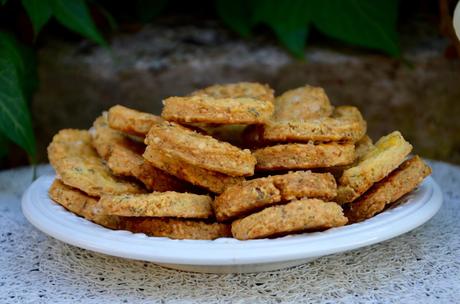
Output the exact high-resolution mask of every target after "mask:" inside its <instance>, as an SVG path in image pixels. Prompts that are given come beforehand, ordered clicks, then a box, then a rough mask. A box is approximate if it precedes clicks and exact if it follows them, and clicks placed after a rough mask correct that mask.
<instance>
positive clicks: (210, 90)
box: [190, 82, 274, 103]
mask: <svg viewBox="0 0 460 304" xmlns="http://www.w3.org/2000/svg"><path fill="white" fill-rule="evenodd" d="M273 93H274V92H273V89H272V88H270V87H269V86H268V85H266V84H265V85H264V84H261V83H257V82H238V83H228V84H215V85H212V86H209V87H206V88H204V89H201V90H196V91H194V92H192V94H190V95H191V96H209V97H213V98H240V97H249V98H254V99H257V100H261V101H265V102H271V103H273V99H274V95H273Z"/></svg>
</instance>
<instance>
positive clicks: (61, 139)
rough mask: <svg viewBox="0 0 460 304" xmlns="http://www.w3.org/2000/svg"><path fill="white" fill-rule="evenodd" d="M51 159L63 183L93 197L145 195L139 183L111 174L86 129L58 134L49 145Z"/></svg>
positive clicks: (70, 130)
mask: <svg viewBox="0 0 460 304" xmlns="http://www.w3.org/2000/svg"><path fill="white" fill-rule="evenodd" d="M48 158H49V160H50V163H51V165H52V166H53V168H54V169H55V170H56V173H57V175H58V176H59V178H60V179H61V180H62V182H63V183H64V184H66V185H68V186H71V187H74V188H77V189H79V190H82V191H83V192H85V193H87V194H89V195H91V196H101V195H102V194H120V193H142V192H145V190H144V188H143V187H141V186H139V185H138V184H136V183H133V182H129V181H126V180H124V179H121V178H117V177H116V176H114V175H112V173H111V172H110V169H109V168H108V167H107V166H106V165H104V163H103V160H102V159H101V158H100V157H99V156H98V154H97V153H96V151H95V150H94V148H93V146H92V144H91V135H90V134H89V132H88V131H86V130H74V129H64V130H61V131H59V133H58V134H56V135H55V136H54V137H53V140H52V142H51V143H50V145H49V146H48Z"/></svg>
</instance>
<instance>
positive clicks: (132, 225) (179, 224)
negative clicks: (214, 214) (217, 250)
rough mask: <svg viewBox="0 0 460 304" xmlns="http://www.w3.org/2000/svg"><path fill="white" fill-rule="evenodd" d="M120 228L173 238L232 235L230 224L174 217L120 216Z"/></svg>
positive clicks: (204, 237)
mask: <svg viewBox="0 0 460 304" xmlns="http://www.w3.org/2000/svg"><path fill="white" fill-rule="evenodd" d="M120 229H125V230H128V231H131V232H134V233H145V234H147V235H150V236H156V237H169V238H171V239H191V240H214V239H217V238H221V237H231V236H232V234H231V230H230V225H228V224H221V223H213V222H207V221H196V220H183V219H173V218H152V217H150V218H142V217H140V218H139V217H138V218H132V217H125V218H120Z"/></svg>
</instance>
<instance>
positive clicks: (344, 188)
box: [336, 131, 412, 204]
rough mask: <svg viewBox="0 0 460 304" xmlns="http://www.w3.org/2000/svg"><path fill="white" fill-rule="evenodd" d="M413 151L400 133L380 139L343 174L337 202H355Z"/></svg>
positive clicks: (396, 132)
mask: <svg viewBox="0 0 460 304" xmlns="http://www.w3.org/2000/svg"><path fill="white" fill-rule="evenodd" d="M411 150H412V145H411V144H409V143H408V142H407V141H405V140H404V138H403V137H402V135H401V133H399V132H398V131H395V132H393V133H390V134H388V135H386V136H384V137H382V138H380V139H379V140H378V141H377V142H376V143H375V148H374V149H372V150H370V151H369V152H368V153H367V154H365V155H364V156H363V157H362V158H361V160H360V161H359V163H358V164H357V165H356V166H354V167H351V168H349V169H347V170H345V171H344V172H343V174H342V176H341V177H340V179H339V183H338V190H337V198H336V200H337V202H338V203H340V204H343V203H349V202H352V201H354V200H355V199H356V198H358V197H359V196H360V195H362V194H363V193H364V192H366V191H367V190H368V189H369V188H370V187H371V186H372V185H373V184H374V183H376V182H378V181H380V180H381V179H383V178H384V177H385V176H387V175H388V174H389V173H390V172H391V171H393V170H394V169H396V168H397V167H398V166H399V165H400V164H401V163H402V162H403V161H404V159H405V158H406V156H407V155H408V154H409V153H410V152H411Z"/></svg>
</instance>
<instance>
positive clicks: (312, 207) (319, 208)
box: [232, 199, 348, 240]
mask: <svg viewBox="0 0 460 304" xmlns="http://www.w3.org/2000/svg"><path fill="white" fill-rule="evenodd" d="M347 221H348V220H347V218H346V217H345V216H344V215H343V210H342V208H341V207H340V206H339V205H338V204H336V203H334V202H324V201H322V200H319V199H302V200H298V201H292V202H290V203H288V204H286V205H280V206H272V207H268V208H266V209H264V210H262V211H260V212H257V213H253V214H251V215H249V216H247V217H245V218H242V219H239V220H236V221H234V222H233V223H232V234H233V237H235V238H237V239H239V240H249V239H258V238H266V237H274V236H279V235H285V234H289V233H298V232H303V231H312V230H324V229H328V228H332V227H339V226H343V225H345V224H346V223H347Z"/></svg>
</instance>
